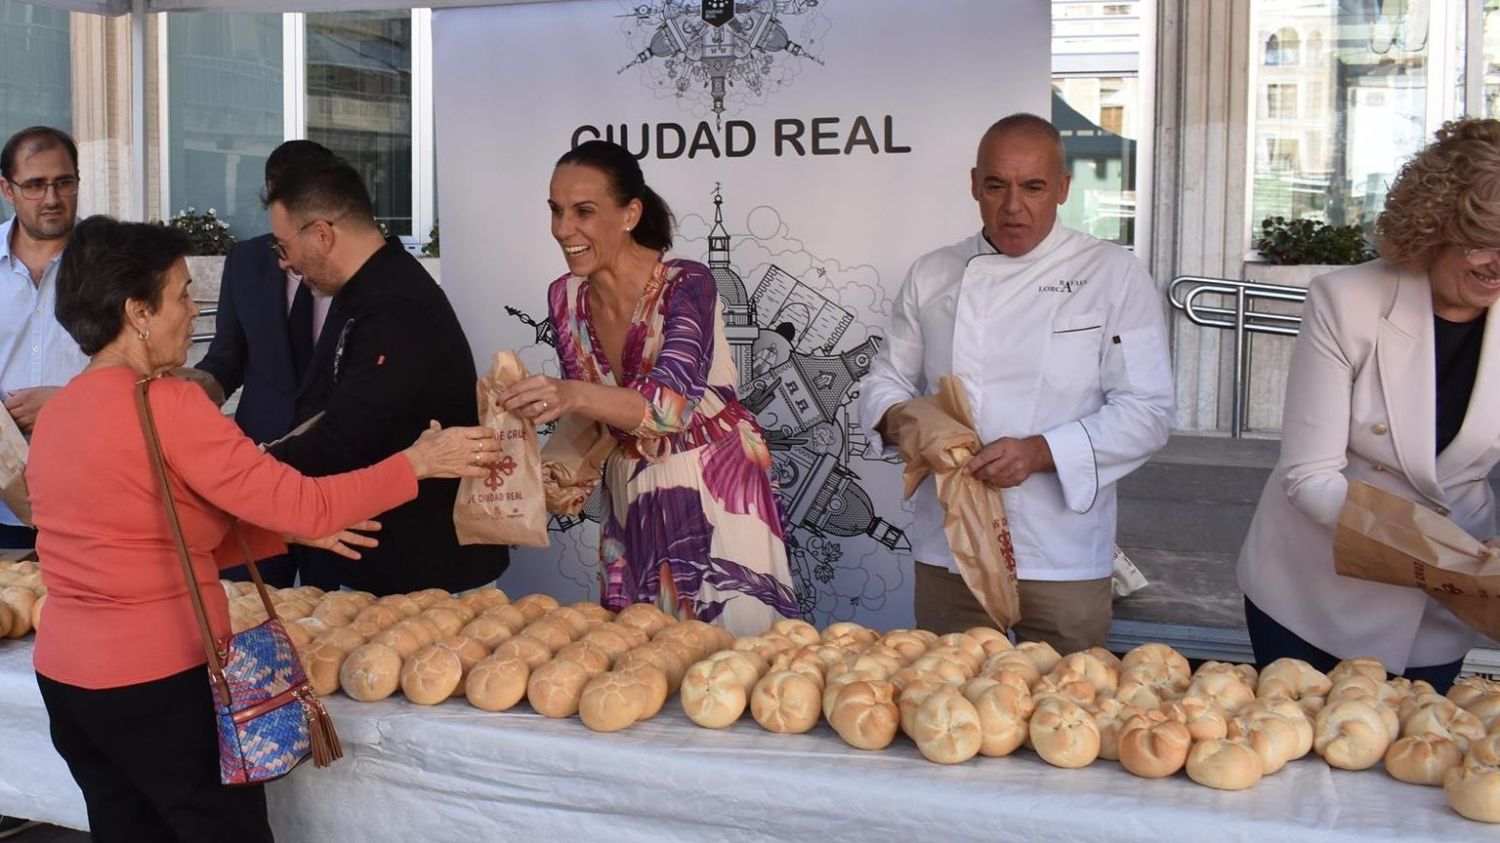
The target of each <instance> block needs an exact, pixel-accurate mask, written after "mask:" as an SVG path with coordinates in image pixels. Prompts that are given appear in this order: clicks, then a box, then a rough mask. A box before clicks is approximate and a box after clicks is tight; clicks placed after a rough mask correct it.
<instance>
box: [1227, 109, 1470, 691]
mask: <svg viewBox="0 0 1500 843" xmlns="http://www.w3.org/2000/svg"><path fill="white" fill-rule="evenodd" d="M1376 231H1377V235H1378V238H1379V243H1380V253H1381V259H1380V260H1376V261H1372V262H1370V263H1367V264H1363V265H1361V266H1356V267H1351V268H1349V269H1345V270H1341V271H1338V272H1333V273H1330V274H1328V275H1324V276H1322V277H1320V278H1318V279H1317V280H1315V281H1314V282H1313V283H1312V286H1311V287H1310V288H1309V290H1308V298H1307V304H1306V307H1305V309H1304V311H1303V321H1302V330H1301V333H1300V334H1299V335H1298V337H1297V344H1296V348H1295V350H1294V351H1293V353H1292V363H1291V369H1290V371H1289V372H1288V375H1287V391H1286V408H1285V411H1284V416H1283V420H1282V440H1281V459H1280V460H1279V461H1278V463H1277V465H1276V468H1275V470H1274V471H1273V472H1272V474H1271V478H1270V481H1269V482H1268V483H1267V484H1266V488H1265V491H1264V492H1263V493H1262V495H1261V499H1260V504H1259V506H1258V507H1257V508H1256V511H1255V519H1254V521H1253V522H1252V523H1251V525H1250V533H1249V536H1248V537H1247V538H1246V540H1245V545H1244V548H1243V550H1242V551H1241V553H1240V560H1239V568H1238V573H1239V581H1240V586H1241V588H1243V589H1244V592H1245V613H1246V620H1247V623H1248V626H1249V628H1250V639H1251V644H1252V645H1253V646H1254V648H1255V656H1256V661H1258V662H1260V663H1261V664H1266V663H1268V662H1270V661H1273V660H1275V659H1277V658H1281V657H1283V656H1290V657H1294V658H1301V659H1304V660H1306V661H1309V662H1311V663H1312V664H1313V665H1314V666H1315V667H1318V668H1319V669H1322V670H1328V669H1329V668H1331V667H1332V666H1333V665H1334V664H1335V663H1336V662H1337V661H1338V660H1339V659H1345V658H1353V657H1358V656H1374V657H1377V658H1379V659H1380V660H1381V661H1382V662H1384V663H1385V666H1386V669H1387V670H1389V671H1391V672H1393V673H1398V674H1404V675H1406V676H1409V677H1412V678H1423V679H1426V680H1427V681H1429V682H1432V683H1433V685H1435V686H1437V687H1438V689H1439V691H1440V692H1441V691H1443V690H1446V688H1447V687H1448V685H1450V684H1451V683H1452V681H1453V679H1454V677H1455V676H1456V674H1457V673H1458V670H1459V668H1460V667H1461V665H1462V663H1463V659H1464V655H1465V654H1466V653H1467V652H1468V650H1469V648H1470V647H1471V646H1472V645H1473V644H1474V643H1475V642H1476V640H1477V635H1476V634H1475V633H1474V632H1472V631H1471V630H1470V629H1469V628H1468V627H1466V626H1464V624H1462V623H1461V622H1459V621H1458V620H1457V619H1456V618H1455V617H1454V616H1453V615H1452V614H1451V613H1449V612H1448V611H1447V610H1446V609H1444V608H1443V607H1442V606H1441V605H1439V604H1438V603H1437V602H1436V601H1434V600H1432V599H1431V598H1429V597H1427V595H1426V594H1425V593H1423V592H1422V591H1419V590H1417V589H1414V588H1404V587H1400V586H1393V585H1386V584H1383V583H1376V582H1369V581H1366V580H1359V579H1353V578H1350V577H1343V576H1339V575H1338V574H1337V573H1335V572H1334V565H1333V526H1334V523H1335V522H1336V521H1337V519H1338V514H1339V510H1340V509H1341V508H1342V506H1343V504H1344V497H1345V495H1346V494H1347V492H1348V489H1349V484H1350V483H1351V482H1354V481H1357V480H1363V481H1366V482H1369V483H1372V484H1374V485H1376V486H1379V487H1381V488H1383V489H1385V490H1387V491H1389V492H1393V493H1395V494H1398V495H1401V496H1403V497H1405V498H1408V499H1410V500H1413V501H1416V502H1418V503H1420V504H1422V505H1424V506H1426V507H1429V508H1430V509H1432V510H1434V511H1436V512H1438V513H1441V514H1443V515H1446V516H1448V517H1449V518H1451V519H1453V520H1454V521H1455V522H1457V523H1458V524H1459V525H1461V526H1463V528H1464V529H1466V530H1468V531H1469V532H1470V533H1471V534H1473V535H1474V536H1476V537H1478V538H1481V539H1489V538H1491V537H1492V536H1493V535H1494V533H1495V501H1494V496H1493V494H1492V493H1491V491H1490V485H1489V483H1488V475H1489V473H1490V469H1491V468H1492V467H1493V466H1494V465H1495V463H1496V462H1497V461H1500V326H1497V325H1495V324H1494V323H1492V322H1490V321H1489V319H1488V316H1489V311H1490V307H1491V305H1493V304H1494V303H1495V301H1496V300H1497V299H1500V121H1495V120H1477V119H1464V120H1458V121H1453V122H1450V123H1448V124H1446V125H1444V126H1443V128H1442V129H1440V130H1439V131H1438V133H1437V140H1436V141H1435V142H1434V143H1432V144H1431V145H1429V146H1428V147H1427V148H1425V149H1423V150H1422V151H1421V152H1420V153H1418V154H1417V156H1416V157H1415V158H1413V159H1412V160H1411V161H1409V162H1408V163H1407V164H1406V165H1405V166H1404V167H1403V168H1402V170H1401V172H1400V173H1399V174H1398V175H1397V177H1396V181H1395V183H1394V184H1393V185H1392V187H1391V191H1390V194H1389V195H1388V196H1387V198H1386V204H1385V209H1384V211H1383V212H1382V213H1381V216H1380V219H1379V221H1378V223H1377V224H1376Z"/></svg>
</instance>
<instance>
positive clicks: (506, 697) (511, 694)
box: [464, 654, 531, 711]
mask: <svg viewBox="0 0 1500 843" xmlns="http://www.w3.org/2000/svg"><path fill="white" fill-rule="evenodd" d="M530 678H531V667H530V665H528V664H526V661H525V660H524V659H520V658H517V657H516V656H502V655H499V654H492V655H489V656H486V657H485V658H483V659H481V660H480V661H479V664H476V665H474V668H473V669H472V670H470V671H469V675H468V677H467V678H465V679H464V697H465V698H467V699H468V701H469V704H470V705H472V706H474V707H475V708H477V709H480V710H482V711H506V710H508V709H510V708H511V707H512V706H514V705H515V704H516V703H518V702H520V701H521V699H522V698H523V697H525V696H526V682H527V680H528V679H530Z"/></svg>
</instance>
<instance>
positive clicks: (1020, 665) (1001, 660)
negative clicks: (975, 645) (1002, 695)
mask: <svg viewBox="0 0 1500 843" xmlns="http://www.w3.org/2000/svg"><path fill="white" fill-rule="evenodd" d="M979 673H980V675H982V676H988V677H990V678H992V679H1002V675H1004V674H1009V675H1011V676H1013V677H1015V678H1016V679H1018V680H1020V681H1022V682H1024V683H1025V685H1026V687H1027V688H1030V687H1031V686H1032V685H1035V684H1036V683H1037V682H1038V681H1040V680H1041V678H1042V672H1041V671H1039V670H1037V669H1036V665H1035V664H1033V663H1032V661H1031V659H1029V658H1027V657H1026V656H1024V655H1022V654H1021V653H1019V652H1016V651H1015V650H1008V651H1005V652H1000V653H996V654H995V655H993V656H990V657H989V658H988V659H986V660H985V662H984V664H983V665H982V666H980V668H979Z"/></svg>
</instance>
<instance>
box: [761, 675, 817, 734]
mask: <svg viewBox="0 0 1500 843" xmlns="http://www.w3.org/2000/svg"><path fill="white" fill-rule="evenodd" d="M821 703H822V691H821V689H820V688H819V686H818V684H817V683H816V682H814V681H813V680H812V679H809V678H808V677H807V676H805V675H803V674H801V673H796V672H794V671H790V670H781V671H772V672H770V673H767V674H766V675H765V676H763V677H762V678H761V680H760V681H759V682H757V683H756V684H755V689H754V691H752V692H751V694H750V713H751V714H752V715H754V717H755V722H757V723H759V724H760V725H761V726H762V727H764V728H765V729H766V730H768V731H771V732H780V733H783V734H800V733H802V732H806V731H808V730H810V729H812V727H813V726H816V725H817V723H818V716H819V715H820V714H821V709H822V705H821Z"/></svg>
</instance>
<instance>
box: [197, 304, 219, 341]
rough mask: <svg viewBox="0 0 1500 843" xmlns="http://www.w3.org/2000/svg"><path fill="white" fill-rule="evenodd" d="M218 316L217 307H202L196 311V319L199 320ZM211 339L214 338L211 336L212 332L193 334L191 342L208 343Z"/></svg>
mask: <svg viewBox="0 0 1500 843" xmlns="http://www.w3.org/2000/svg"><path fill="white" fill-rule="evenodd" d="M218 315H219V309H218V308H217V307H203V308H199V309H198V318H199V319H206V318H208V317H210V316H218ZM213 338H214V335H213V333H212V332H209V333H206V334H193V342H195V343H198V342H210V341H211V340H213Z"/></svg>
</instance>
